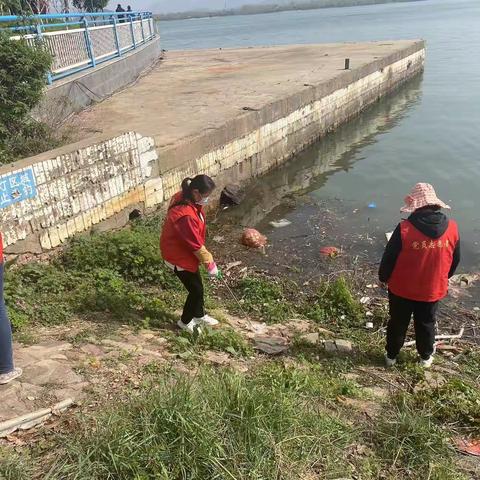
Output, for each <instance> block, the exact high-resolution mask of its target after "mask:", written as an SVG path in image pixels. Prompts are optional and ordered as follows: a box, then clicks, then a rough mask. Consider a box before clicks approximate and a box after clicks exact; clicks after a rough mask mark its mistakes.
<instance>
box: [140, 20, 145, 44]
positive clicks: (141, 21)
mask: <svg viewBox="0 0 480 480" xmlns="http://www.w3.org/2000/svg"><path fill="white" fill-rule="evenodd" d="M140 25H141V26H142V38H143V43H145V30H144V28H143V13H141V14H140Z"/></svg>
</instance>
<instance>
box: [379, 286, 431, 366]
mask: <svg viewBox="0 0 480 480" xmlns="http://www.w3.org/2000/svg"><path fill="white" fill-rule="evenodd" d="M388 298H389V303H390V321H389V322H388V326H387V355H388V358H392V359H393V358H395V357H396V356H397V355H398V354H399V352H400V349H401V348H402V347H403V344H404V342H405V335H406V334H407V329H408V325H409V324H410V320H411V318H412V314H413V322H414V327H415V342H416V345H417V351H418V354H419V355H420V357H421V358H423V359H424V360H427V359H428V357H430V355H432V353H433V351H434V347H433V345H434V343H435V321H436V313H437V309H438V303H439V302H416V301H414V300H408V299H406V298H403V297H398V296H397V295H394V294H393V293H392V292H389V294H388Z"/></svg>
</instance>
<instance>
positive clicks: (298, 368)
mask: <svg viewBox="0 0 480 480" xmlns="http://www.w3.org/2000/svg"><path fill="white" fill-rule="evenodd" d="M337 367H338V365H332V368H330V369H329V368H328V366H327V365H325V364H319V365H312V364H308V363H305V364H301V363H298V364H296V365H292V366H284V365H283V364H282V363H267V364H266V365H263V366H261V367H259V368H257V369H255V370H254V372H253V373H254V375H255V376H256V378H257V380H258V382H260V383H261V384H263V385H269V386H270V387H271V388H272V389H279V390H282V391H285V390H288V391H289V392H295V393H296V394H297V395H299V397H302V398H311V397H315V401H318V400H323V401H333V400H336V399H337V398H338V396H340V395H342V396H347V397H352V398H355V397H361V396H362V393H361V389H360V386H359V385H358V384H356V383H355V382H354V381H351V380H347V379H346V378H344V377H343V376H342V375H340V374H339V372H340V370H339V369H338V368H337Z"/></svg>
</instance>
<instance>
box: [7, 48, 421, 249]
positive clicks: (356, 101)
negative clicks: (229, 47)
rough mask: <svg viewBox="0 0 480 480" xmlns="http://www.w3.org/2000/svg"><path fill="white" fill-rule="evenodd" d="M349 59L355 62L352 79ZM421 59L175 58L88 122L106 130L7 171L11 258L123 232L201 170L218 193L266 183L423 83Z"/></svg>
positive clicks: (401, 53)
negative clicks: (402, 89) (401, 89)
mask: <svg viewBox="0 0 480 480" xmlns="http://www.w3.org/2000/svg"><path fill="white" fill-rule="evenodd" d="M222 55H224V56H223V57H222ZM349 55H352V58H356V62H355V63H353V65H352V70H348V71H346V70H344V69H343V68H342V67H343V60H344V58H346V57H347V56H349ZM424 60H425V46H424V43H423V42H422V41H401V42H389V43H380V42H377V43H371V44H353V45H316V46H304V47H301V46H295V47H279V48H277V49H275V48H270V49H251V50H248V49H245V50H241V51H240V50H236V51H230V52H226V53H223V52H222V53H218V51H207V52H205V51H201V52H189V53H181V52H179V53H177V54H176V56H175V57H174V58H173V59H169V60H167V61H166V62H165V64H163V63H162V68H157V69H154V70H152V72H151V73H150V74H149V75H147V76H145V77H144V78H142V79H141V80H140V81H139V82H138V83H137V84H136V85H135V87H133V88H130V89H127V90H125V91H124V92H122V93H121V94H119V95H116V96H114V97H112V98H111V99H109V100H107V101H105V102H102V103H101V104H99V105H98V106H96V107H95V108H92V109H89V110H88V111H85V112H83V113H82V114H81V115H80V120H81V122H82V125H87V126H88V128H89V131H92V129H93V128H94V127H95V126H97V129H101V127H102V125H108V128H110V130H106V131H102V132H101V133H100V134H98V135H97V136H96V137H91V138H90V139H84V140H82V141H81V142H79V143H77V144H72V145H69V146H65V147H62V148H60V149H57V150H54V151H51V152H46V153H44V154H41V155H38V156H36V157H34V158H30V159H23V160H21V161H19V162H16V163H14V164H12V165H8V166H3V167H0V181H1V182H3V184H4V185H7V184H8V185H13V186H14V187H15V188H16V189H17V187H18V190H16V191H15V196H14V195H13V194H12V198H11V199H9V198H8V195H7V197H6V198H5V202H4V205H3V208H0V222H1V224H2V231H3V234H4V241H5V242H4V243H5V246H6V250H5V251H6V252H7V253H11V254H18V253H26V252H31V253H41V252H43V251H47V250H50V249H52V248H55V247H57V246H59V245H61V244H62V243H64V242H65V241H66V240H67V239H68V238H71V237H72V236H74V235H76V234H78V233H81V232H87V231H90V230H103V229H113V228H118V227H119V226H121V225H123V224H124V223H125V222H126V221H128V216H129V212H133V211H134V210H139V211H141V212H142V211H148V210H150V209H153V208H157V207H158V206H162V205H165V202H167V201H168V199H169V198H170V197H171V196H172V195H173V194H174V193H175V192H176V191H177V190H178V188H179V185H180V183H181V181H182V179H183V178H185V177H187V176H189V177H191V176H194V175H195V174H197V173H206V174H208V175H210V176H212V177H215V179H216V183H217V185H218V186H219V187H221V186H222V184H223V183H226V182H232V181H233V182H241V181H243V180H247V179H249V178H252V177H255V176H259V175H262V174H264V173H266V172H267V171H268V170H270V169H273V168H275V167H276V166H278V165H280V164H281V163H282V162H284V161H286V160H287V159H289V158H290V157H292V156H293V155H294V154H296V153H298V152H299V151H301V150H302V149H303V148H305V147H306V146H307V145H309V144H311V143H313V142H315V141H316V140H318V139H320V138H322V137H323V136H325V135H326V134H327V133H328V132H330V131H332V130H335V128H337V127H338V126H339V125H340V124H342V123H344V122H346V121H348V120H349V119H350V118H352V117H353V116H355V115H357V114H359V113H360V112H361V111H362V110H364V109H365V108H366V107H367V106H368V105H370V104H372V103H373V102H375V101H376V100H378V99H379V98H381V97H382V96H384V95H387V94H388V93H389V92H392V91H393V90H395V89H396V88H397V87H398V86H400V85H401V84H403V83H404V82H406V81H408V80H409V79H410V78H412V77H414V76H415V75H417V74H418V73H419V72H421V71H422V70H423V66H424ZM314 61H316V63H312V62H314ZM212 64H213V65H212ZM275 68H276V71H275V72H273V73H272V69H275ZM302 68H303V70H302ZM269 69H270V70H269ZM247 82H249V83H247ZM130 128H132V129H131V130H129V131H128V133H124V132H125V130H126V129H130ZM119 129H122V130H121V131H119ZM79 132H80V133H85V131H82V129H81V128H79ZM83 136H84V135H83V134H82V135H80V138H82V137H83ZM85 136H86V135H85ZM23 182H25V185H23ZM32 183H33V185H32ZM27 184H28V185H27ZM27 187H28V188H30V190H29V191H28V192H27ZM33 187H34V188H33ZM32 190H33V192H32ZM219 190H221V189H219ZM12 192H13V188H12ZM19 195H20V197H22V195H23V197H22V198H20V197H19ZM3 200H4V199H3V197H2V198H0V201H3Z"/></svg>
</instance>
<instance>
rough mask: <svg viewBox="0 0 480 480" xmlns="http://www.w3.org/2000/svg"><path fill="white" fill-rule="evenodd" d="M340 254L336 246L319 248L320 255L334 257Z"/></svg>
mask: <svg viewBox="0 0 480 480" xmlns="http://www.w3.org/2000/svg"><path fill="white" fill-rule="evenodd" d="M339 254H340V250H339V249H338V248H337V247H322V248H321V249H320V255H322V256H324V257H331V258H333V257H336V256H337V255H339Z"/></svg>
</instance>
